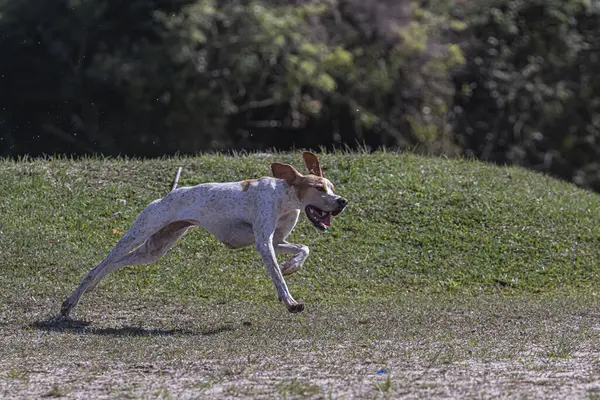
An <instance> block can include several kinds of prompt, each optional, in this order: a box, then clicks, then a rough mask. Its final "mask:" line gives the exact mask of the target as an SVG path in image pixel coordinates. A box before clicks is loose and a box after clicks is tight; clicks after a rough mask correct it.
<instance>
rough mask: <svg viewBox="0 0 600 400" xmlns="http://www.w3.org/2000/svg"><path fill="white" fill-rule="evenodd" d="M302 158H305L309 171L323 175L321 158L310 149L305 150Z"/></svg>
mask: <svg viewBox="0 0 600 400" xmlns="http://www.w3.org/2000/svg"><path fill="white" fill-rule="evenodd" d="M302 158H303V159H304V164H306V168H308V172H310V173H311V174H313V175H316V176H323V171H321V166H320V165H319V159H318V158H317V156H315V155H314V154H313V153H311V152H310V151H305V152H304V153H302Z"/></svg>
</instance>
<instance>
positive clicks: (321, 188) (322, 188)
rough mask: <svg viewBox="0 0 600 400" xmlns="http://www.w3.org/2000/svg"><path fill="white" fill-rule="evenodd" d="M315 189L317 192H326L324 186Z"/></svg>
mask: <svg viewBox="0 0 600 400" xmlns="http://www.w3.org/2000/svg"><path fill="white" fill-rule="evenodd" d="M316 188H317V190H318V191H319V192H326V191H327V189H326V188H325V186H317V187H316Z"/></svg>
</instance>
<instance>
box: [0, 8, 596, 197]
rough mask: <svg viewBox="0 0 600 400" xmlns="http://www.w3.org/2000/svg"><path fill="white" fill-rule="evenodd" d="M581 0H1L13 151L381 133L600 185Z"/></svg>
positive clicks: (193, 147)
mask: <svg viewBox="0 0 600 400" xmlns="http://www.w3.org/2000/svg"><path fill="white" fill-rule="evenodd" d="M599 16H600V10H599V9H598V7H597V6H594V5H593V4H591V3H588V2H585V1H579V0H568V1H559V0H549V1H543V0H531V1H520V0H477V1H471V2H465V1H462V0H455V1H450V0H448V1H444V2H435V3H430V2H427V1H424V0H421V1H410V0H402V1H391V0H369V1H360V0H337V1H325V0H312V1H311V0H296V1H293V2H284V1H278V0H270V1H266V0H264V1H243V0H234V1H228V2H219V1H214V0H180V1H176V2H172V1H166V0H153V1H147V0H144V1H142V0H132V1H129V2H125V3H122V4H121V3H115V2H110V1H108V0H68V1H67V0H48V1H45V2H43V4H42V3H39V2H36V1H33V0H0V32H1V33H2V35H1V37H0V53H1V54H3V55H7V56H3V57H1V58H0V155H4V156H16V155H20V154H25V153H29V154H33V155H35V154H41V153H54V152H61V153H72V154H82V153H104V154H118V153H124V154H132V155H140V156H157V155H162V154H165V153H167V154H171V153H175V152H184V153H194V152H197V151H200V150H207V149H222V148H245V149H262V148H269V147H278V148H280V149H289V148H292V147H312V148H316V147H319V146H325V147H334V146H342V145H349V146H358V145H361V146H362V145H364V144H366V145H368V146H370V147H372V148H377V147H380V146H387V147H398V148H407V149H416V151H418V152H422V153H430V154H447V155H461V154H463V155H473V156H475V157H478V158H481V159H483V160H489V161H493V162H497V163H515V164H520V165H525V166H528V167H532V168H535V169H538V170H542V171H547V172H550V173H552V174H554V175H557V176H560V177H563V178H565V179H568V180H573V181H575V182H576V183H578V184H580V185H584V186H590V187H593V188H595V189H597V190H599V189H600V164H599V163H598V161H597V160H598V159H599V157H598V156H599V154H598V152H599V148H600V145H599V144H598V140H599V138H600V94H599V93H600V90H599V89H600V87H599V86H600V79H597V78H596V76H595V75H596V71H598V70H599V68H598V67H599V66H600V17H599Z"/></svg>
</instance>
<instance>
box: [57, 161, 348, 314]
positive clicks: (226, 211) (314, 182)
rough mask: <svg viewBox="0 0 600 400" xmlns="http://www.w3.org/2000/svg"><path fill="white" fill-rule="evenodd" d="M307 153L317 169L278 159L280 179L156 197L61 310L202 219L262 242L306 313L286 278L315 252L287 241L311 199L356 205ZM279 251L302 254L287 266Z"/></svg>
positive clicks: (323, 205) (274, 273) (327, 205)
mask: <svg viewBox="0 0 600 400" xmlns="http://www.w3.org/2000/svg"><path fill="white" fill-rule="evenodd" d="M303 158H304V161H305V164H306V166H307V167H308V169H309V171H310V173H311V174H310V175H307V176H303V175H301V174H300V173H298V172H297V171H296V170H295V169H294V168H293V167H292V166H290V165H287V164H279V163H273V164H271V168H272V170H273V173H274V176H275V177H274V178H271V177H266V178H261V179H259V180H252V181H242V182H227V183H204V184H200V185H197V186H193V187H181V188H179V189H175V190H173V191H171V192H170V193H169V194H167V195H166V196H165V197H164V198H162V199H160V200H155V201H153V202H152V203H150V204H149V205H148V206H146V208H145V209H144V210H143V211H142V212H141V213H140V214H139V215H138V217H137V218H136V219H135V221H134V222H133V224H132V226H131V228H130V229H129V230H128V231H127V232H126V233H125V234H124V235H123V237H122V238H121V240H119V242H118V243H117V244H116V245H115V247H114V248H113V249H112V251H111V252H110V253H109V254H108V256H107V257H106V258H105V259H104V260H103V261H102V262H101V263H100V264H98V266H96V267H95V268H93V269H92V270H90V271H89V273H88V274H87V275H86V276H85V278H84V279H83V280H82V281H81V284H80V285H79V287H78V288H77V289H76V290H75V291H74V292H73V293H72V294H71V295H70V296H69V297H68V298H67V299H66V300H65V301H64V302H63V304H62V308H61V315H62V316H63V317H67V316H68V315H69V313H70V312H71V310H72V309H73V308H74V307H75V306H76V305H77V303H78V302H79V299H80V298H81V296H82V295H83V293H85V292H86V291H88V290H92V289H93V288H94V287H95V286H96V285H97V284H98V283H99V282H100V280H102V278H104V277H105V276H106V275H108V274H109V273H111V272H113V271H115V270H117V269H119V268H122V267H125V266H127V265H140V264H150V263H153V262H156V261H157V260H158V259H159V258H160V257H162V256H163V255H164V254H165V253H166V252H167V250H168V249H169V248H171V247H172V246H173V245H174V244H175V242H177V240H179V239H180V238H181V237H182V236H183V235H184V234H185V233H186V231H187V230H188V229H189V228H190V227H193V226H198V225H199V226H202V227H203V228H204V229H206V230H207V231H209V232H210V233H212V234H213V235H214V236H215V237H216V238H217V240H219V241H220V242H222V243H224V244H225V245H226V246H227V247H229V248H232V249H236V248H241V247H246V246H250V245H252V244H255V246H256V250H257V251H258V253H259V254H260V255H261V257H262V260H263V262H264V264H265V266H266V267H267V271H268V273H269V275H270V276H271V279H272V281H273V284H274V285H275V287H276V288H277V295H278V297H279V300H280V301H283V302H284V303H285V305H286V307H287V309H288V310H289V311H290V312H301V311H302V310H303V309H304V305H303V304H302V303H299V302H297V301H296V300H294V298H293V297H292V295H291V294H290V292H289V290H288V287H287V285H286V283H285V280H284V278H283V276H284V275H289V274H292V273H294V272H296V271H298V270H299V269H300V268H301V267H302V264H303V263H304V261H305V260H306V258H307V257H308V254H309V250H308V247H306V246H305V245H302V244H292V243H288V242H287V241H286V239H287V237H288V235H289V234H290V233H291V232H292V230H293V229H294V227H295V225H296V223H297V221H298V217H299V216H300V212H301V210H302V209H303V208H305V207H306V206H307V205H310V206H315V207H318V208H319V209H320V210H323V211H326V212H335V213H339V212H340V211H341V210H343V209H344V208H345V207H346V205H347V203H348V202H347V200H345V199H343V198H342V197H340V196H338V195H336V194H335V193H333V185H332V184H331V182H329V181H328V180H327V179H325V178H323V177H322V171H321V168H320V166H319V161H318V159H317V157H316V156H315V155H314V154H312V153H309V152H304V153H303ZM319 189H320V190H319ZM276 253H290V254H294V256H293V257H292V258H291V259H290V260H289V261H287V262H285V263H283V265H282V266H281V268H280V267H279V265H278V263H277V259H276V257H275V254H276Z"/></svg>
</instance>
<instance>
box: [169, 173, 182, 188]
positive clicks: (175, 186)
mask: <svg viewBox="0 0 600 400" xmlns="http://www.w3.org/2000/svg"><path fill="white" fill-rule="evenodd" d="M181 169H182V168H181V167H179V168H177V175H175V179H174V180H173V187H171V192H172V191H173V190H175V189H177V184H178V183H179V177H180V176H181Z"/></svg>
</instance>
